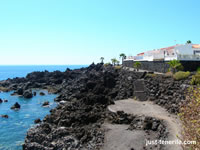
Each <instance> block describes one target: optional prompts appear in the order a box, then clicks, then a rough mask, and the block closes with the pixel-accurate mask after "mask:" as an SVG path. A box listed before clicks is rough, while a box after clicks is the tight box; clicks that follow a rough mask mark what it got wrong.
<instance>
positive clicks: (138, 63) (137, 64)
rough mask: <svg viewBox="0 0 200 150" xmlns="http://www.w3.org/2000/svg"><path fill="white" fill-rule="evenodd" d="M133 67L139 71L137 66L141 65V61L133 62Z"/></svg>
mask: <svg viewBox="0 0 200 150" xmlns="http://www.w3.org/2000/svg"><path fill="white" fill-rule="evenodd" d="M133 67H134V68H136V69H137V71H139V68H140V67H141V62H138V61H137V62H135V63H134V64H133Z"/></svg>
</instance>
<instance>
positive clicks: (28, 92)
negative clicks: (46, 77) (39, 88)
mask: <svg viewBox="0 0 200 150" xmlns="http://www.w3.org/2000/svg"><path fill="white" fill-rule="evenodd" d="M23 96H24V98H32V97H33V94H32V90H26V91H24V93H23Z"/></svg>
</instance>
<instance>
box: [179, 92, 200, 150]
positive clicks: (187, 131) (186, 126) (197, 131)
mask: <svg viewBox="0 0 200 150" xmlns="http://www.w3.org/2000/svg"><path fill="white" fill-rule="evenodd" d="M199 110H200V88H189V90H188V92H187V95H186V100H185V102H184V104H183V105H182V106H181V108H180V113H179V116H180V119H181V121H182V125H183V132H182V141H196V144H190V145H183V146H184V148H185V149H192V150H197V149H200V115H199V114H200V112H199Z"/></svg>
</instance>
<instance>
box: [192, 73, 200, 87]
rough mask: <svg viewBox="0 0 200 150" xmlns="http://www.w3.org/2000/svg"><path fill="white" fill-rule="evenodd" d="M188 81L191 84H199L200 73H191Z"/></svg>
mask: <svg viewBox="0 0 200 150" xmlns="http://www.w3.org/2000/svg"><path fill="white" fill-rule="evenodd" d="M190 83H191V84H192V85H199V84H200V73H196V74H195V75H193V76H192V80H191V82H190Z"/></svg>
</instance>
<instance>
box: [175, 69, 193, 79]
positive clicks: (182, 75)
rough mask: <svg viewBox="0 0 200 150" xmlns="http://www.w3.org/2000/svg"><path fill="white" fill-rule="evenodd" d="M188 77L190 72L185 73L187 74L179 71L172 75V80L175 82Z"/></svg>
mask: <svg viewBox="0 0 200 150" xmlns="http://www.w3.org/2000/svg"><path fill="white" fill-rule="evenodd" d="M189 76H190V72H189V71H187V72H184V71H179V72H176V73H175V74H174V75H173V78H174V79H175V80H182V79H186V78H187V77H189Z"/></svg>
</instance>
